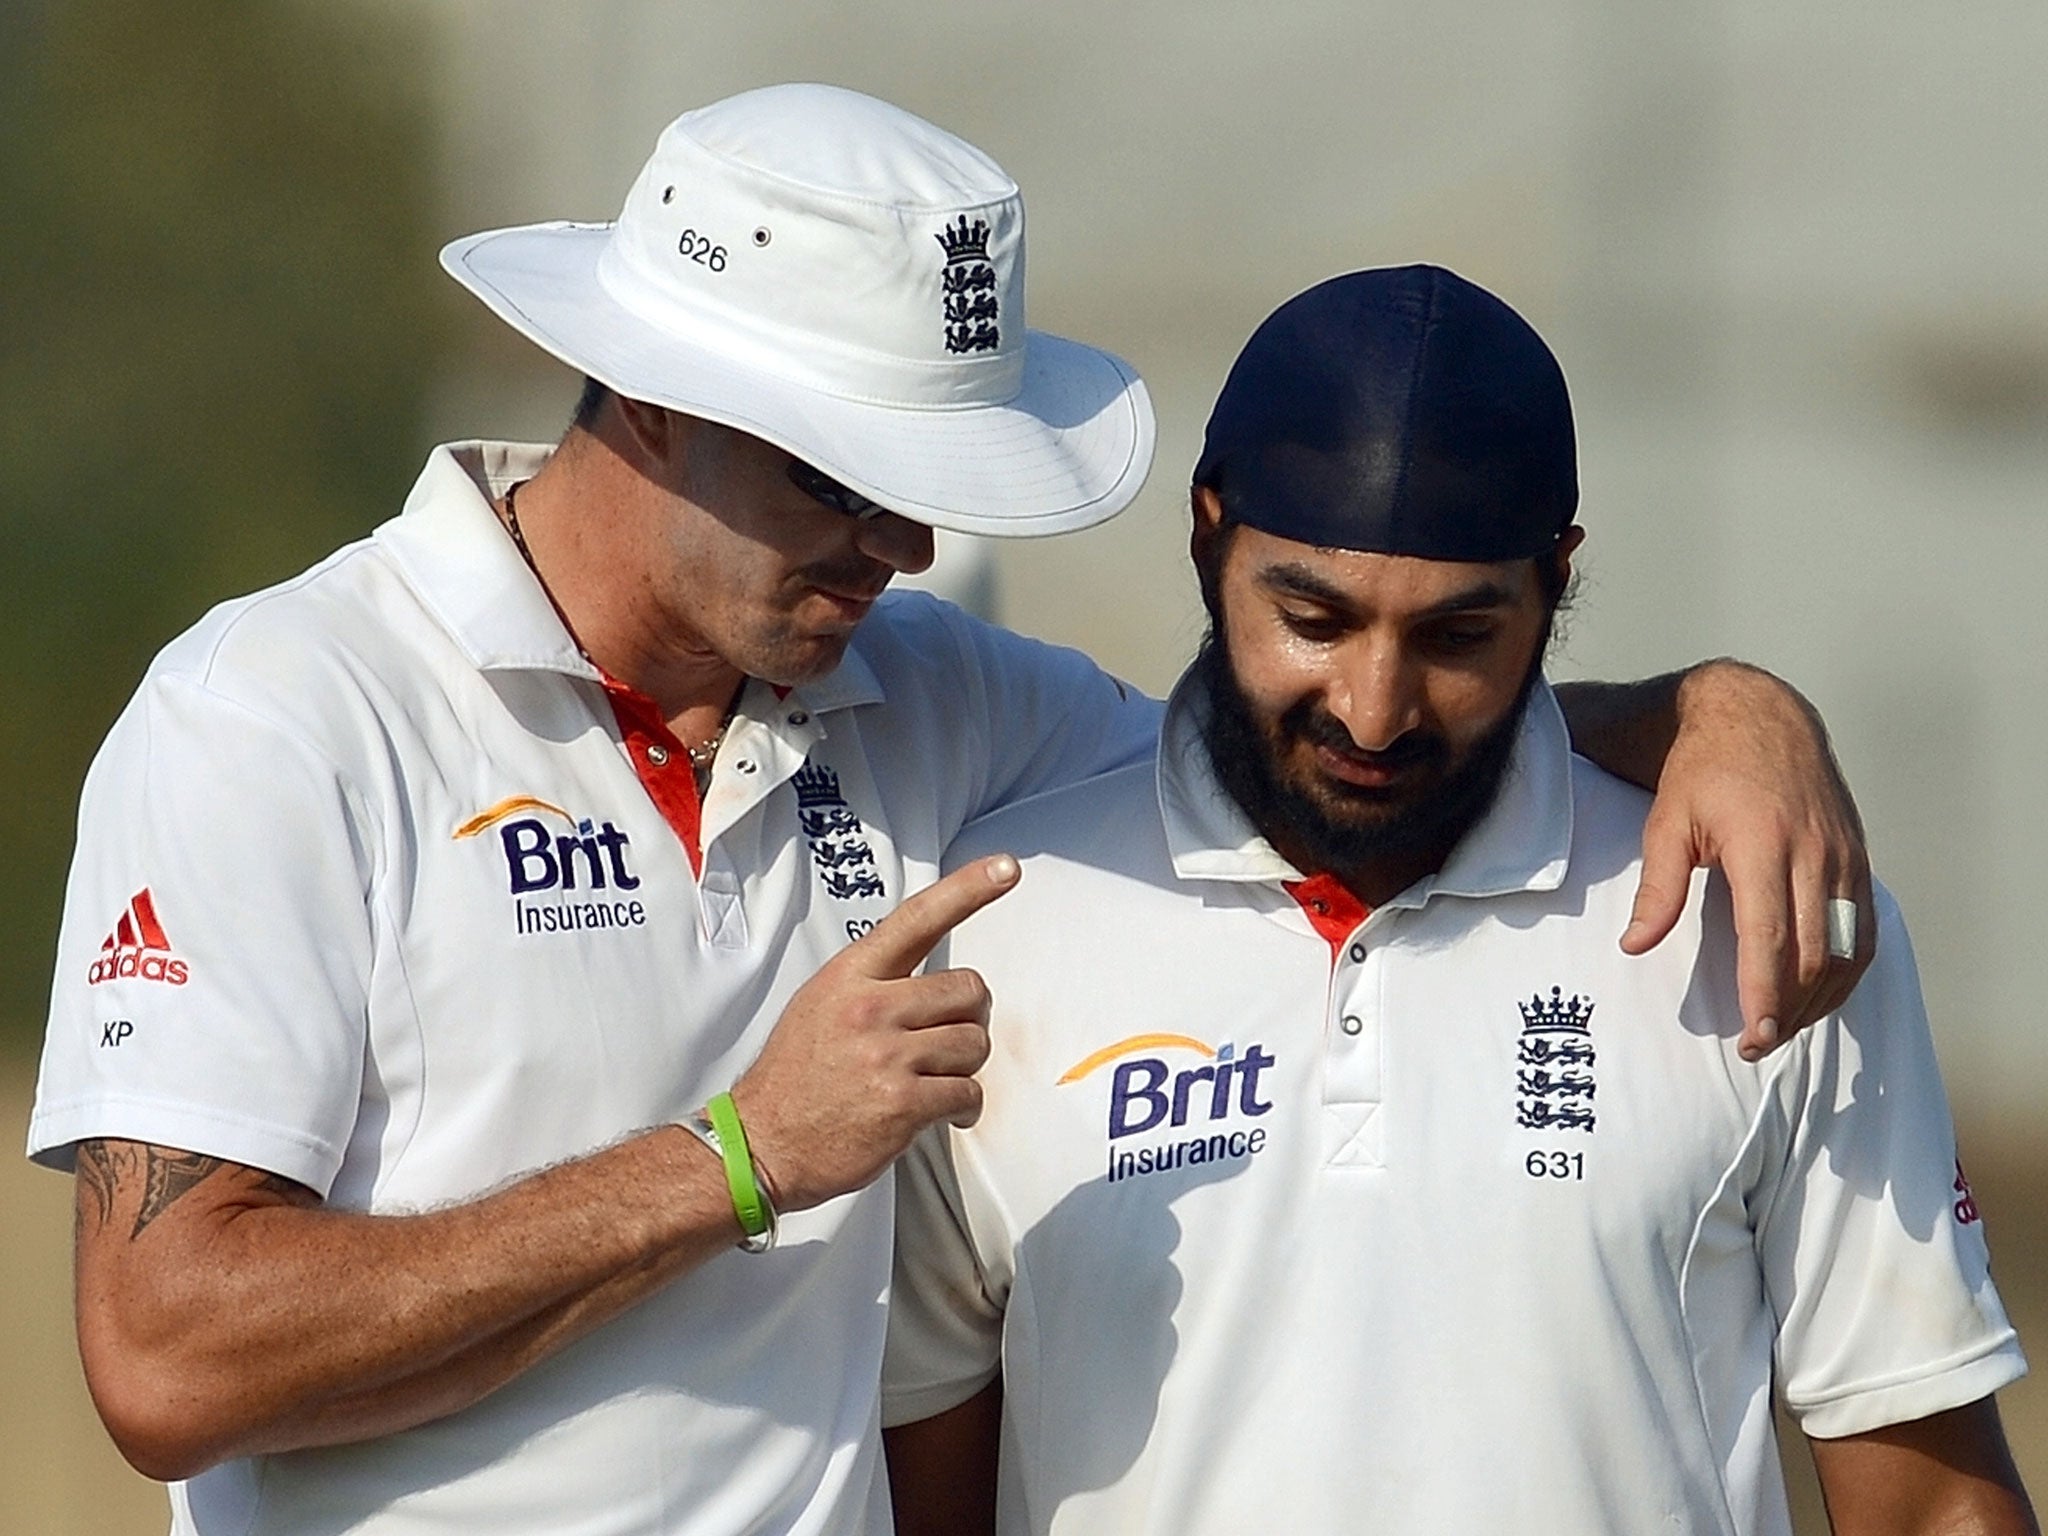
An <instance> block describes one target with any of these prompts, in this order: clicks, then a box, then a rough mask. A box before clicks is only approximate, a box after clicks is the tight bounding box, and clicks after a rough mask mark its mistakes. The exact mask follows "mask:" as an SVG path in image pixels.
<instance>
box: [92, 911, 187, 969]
mask: <svg viewBox="0 0 2048 1536" xmlns="http://www.w3.org/2000/svg"><path fill="white" fill-rule="evenodd" d="M124 977H137V978H139V979H141V980H143V981H161V982H166V983H168V984H169V985H171V986H174V987H182V986H183V985H185V982H186V981H187V980H188V979H189V977H190V972H189V971H188V970H187V969H186V967H185V962H184V961H182V960H180V959H178V958H177V957H176V956H175V955H173V954H172V953H171V941H170V940H169V939H168V938H166V937H164V925H163V924H162V923H160V922H158V921H157V916H156V903H155V902H153V901H151V900H150V898H149V887H148V886H144V887H143V888H142V889H141V890H139V891H137V892H136V893H135V895H134V896H133V897H131V898H130V899H129V902H128V910H127V911H125V912H123V913H122V914H121V920H120V921H119V922H118V923H116V924H114V931H113V932H112V933H110V934H108V935H107V936H106V938H105V939H104V940H103V941H102V942H101V944H100V957H99V959H97V960H95V961H93V963H92V977H91V983H90V984H91V985H93V986H95V987H96V986H98V985H99V984H100V983H101V982H103V981H116V980H120V979H122V978H124Z"/></svg>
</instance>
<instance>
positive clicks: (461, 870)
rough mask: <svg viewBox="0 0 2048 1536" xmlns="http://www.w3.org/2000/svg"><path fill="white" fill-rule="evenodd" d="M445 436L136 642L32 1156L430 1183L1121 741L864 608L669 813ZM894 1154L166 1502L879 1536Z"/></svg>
mask: <svg viewBox="0 0 2048 1536" xmlns="http://www.w3.org/2000/svg"><path fill="white" fill-rule="evenodd" d="M543 457H544V451H543V450H540V449H531V448H514V447H506V446H501V445H484V444H464V445H456V446H454V447H452V448H443V449H437V450H436V451H435V452H434V454H433V456H432V457H431V458H430V460H429V461H428V464H427V467H426V469H425V471H424V473H423V474H422V476H421V478H420V480H419V483H418V485H417V486H416V487H415V489H414V491H413V493H412V496H411V498H410V500H409V501H408V503H407V505H406V509H405V512H404V514H403V515H402V516H400V517H398V518H396V519H395V520H393V521H392V522H390V523H388V524H386V525H385V526H384V527H382V528H380V529H378V530H377V532H376V533H375V534H374V535H373V536H372V537H370V538H369V539H367V540H365V541H363V542H361V543H359V544H356V545H353V546H351V547H349V548H347V549H344V550H342V551H341V552H339V553H338V554H336V555H334V556H333V557H332V558H330V559H329V560H327V561H325V562H324V563H323V564H321V565H320V566H318V567H316V568H315V569H313V570H312V571H310V572H308V573H307V574H305V575H303V576H301V577H299V578H298V579H297V580H294V581H291V582H287V583H285V584H284V585H282V586H280V587H276V588H273V589H271V590H270V591H267V592H263V593H260V594H258V595H256V596H254V597H250V598H245V599H242V600H240V601H237V602H232V603H229V604H227V605H225V606H223V607H221V608H219V609H216V610H215V611H214V612H213V613H212V614H210V615H208V616H207V618H205V619H204V620H203V621H201V623H200V624H199V625H198V626H197V627H196V628H194V629H193V630H192V631H190V632H189V633H188V634H186V635H184V636H183V637H182V638H180V639H178V640H177V641H175V642H173V643H172V644H171V645H170V646H169V647H168V648H167V649H166V650H165V651H164V652H163V654H162V655H161V656H160V657H159V658H158V659H157V661H156V663H155V665H154V666H152V668H151V669H150V672H149V674H148V676H147V678H146V679H145V681H144V682H143V684H142V687H141V689H140V691H139V692H138V693H137V695H136V697H135V699H134V700H133V702H132V703H131V704H130V705H129V707H128V709H127V711H126V712H125V713H124V714H123V715H122V716H121V718H120V720H119V722H118V723H117V724H116V725H115V727H114V730H113V732H112V734H111V736H110V737H109V738H108V741H107V743H106V745H105V747H104V748H103V749H102V751H101V753H100V755H99V758H98V760H97V761H96V762H95V764H94V766H93V769H92V772H91V774H90V776H89V777H88V779H87V782H86V787H85V794H84V803H83V809H82V811H81V813H80V832H79V843H78V850H77V855H76V861H75V864H74V867H73V871H72V876H71V883H70V889H69V892H68V895H67V898H66V907H65V916H64V923H63V930H62V936H61V938H60V941H59V949H58V959H57V973H56V984H55V989H54V998H53V1002H52V1005H51V1017H50V1025H49V1035H48V1040H47V1044H46V1047H45V1052H44V1057H43V1068H42V1078H41V1082H40V1085H39V1088H38V1093H37V1100H36V1108H35V1114H34V1118H33V1120H32V1122H31V1124H30V1129H29V1149H30V1151H31V1153H32V1154H33V1155H34V1156H35V1157H36V1158H37V1159H38V1160H39V1161H42V1162H44V1163H47V1164H49V1165H51V1166H55V1167H68V1166H69V1165H70V1161H71V1148H72V1145H73V1144H74V1143H76V1142H77V1141H79V1140H81V1139H83V1138H88V1137H100V1136H107V1137H123V1138H132V1139H136V1140H142V1141H150V1142H158V1143H164V1144H167V1145H170V1146H174V1147H181V1148H186V1149H189V1150H192V1151H195V1152H202V1153H207V1154H210V1155H213V1156H216V1157H222V1158H227V1159H231V1160H233V1161H236V1162H240V1163H247V1164H250V1165H252V1166H255V1167H258V1168H264V1169H268V1170H270V1171H272V1172H275V1173H279V1174H282V1175H284V1176H285V1177H287V1178H290V1179H295V1180H297V1181H298V1182H300V1183H302V1184H305V1185H307V1186H309V1187H311V1188H312V1189H314V1190H317V1191H319V1192H320V1193H322V1194H323V1195H325V1196H326V1197H327V1198H328V1201H329V1202H330V1204H332V1205H334V1206H337V1207H342V1208H347V1209H355V1210H368V1211H390V1212H401V1211H407V1210H416V1209H419V1208H421V1207H424V1206H428V1205H432V1204H436V1203H441V1202H447V1201H453V1200H460V1199H463V1198H465V1197H469V1196H473V1195H476V1194H479V1193H481V1192H483V1191H486V1190H488V1189H490V1188H492V1187H493V1186H495V1185H497V1184H499V1183H501V1182H502V1181H504V1180H507V1179H509V1178H512V1177H515V1176H517V1175H519V1174H521V1173H525V1172H527V1171H530V1170H533V1169H536V1168H540V1167H542V1166H545V1165H547V1164H550V1163H554V1162H557V1161H559V1160H562V1159H565V1158H571V1157H575V1156H577V1155H579V1154H581V1153H585V1152H589V1151H591V1150H593V1149H594V1148H597V1147H600V1146H603V1145H605V1144H607V1143H609V1142H612V1141H614V1140H616V1139H618V1138H619V1137H620V1136H622V1135H624V1134H626V1133H628V1132H630V1131H632V1130H635V1129H637V1128H641V1127H645V1126H650V1125H656V1124H660V1123H662V1122H664V1121H667V1120H671V1119H674V1118H676V1117H677V1116H680V1115H683V1114H686V1113H688V1112H689V1111H690V1110H692V1109H694V1108H695V1107H696V1106H698V1105H700V1104H701V1103H703V1101H704V1100H705V1099H706V1098H707V1097H708V1096H709V1095H710V1094H712V1093H713V1092H716V1091H717V1090H719V1089H721V1088H724V1087H726V1086H728V1085H730V1084H731V1083H732V1081H733V1080H734V1078H736V1077H737V1076H738V1075H739V1073H740V1072H741V1071H742V1070H743V1069H744V1068H745V1067H746V1066H747V1065H748V1064H749V1063H750V1062H751V1061H752V1060H753V1058H754V1056H755V1055H756V1053H757V1052H758V1051H759V1050H760V1047H761V1044H762V1042H763V1040H764V1038H765V1037H766V1034H767V1032H768V1030H769V1028H770V1027H771V1026H772V1025H773V1024H774V1022H775V1020H776V1019H777V1017H778V1016H779V1014H780V1012H781V1009H782V1007H783V1004H784V1003H785V1002H786V1000H787V999H788V997H789V995H790V993H791V992H793V991H794V990H795V989H796V987H797V986H798V985H800V984H801V983H802V982H803V981H804V980H805V979H807V978H808V977H809V976H810V975H811V974H812V973H813V972H814V971H815V970H816V969H817V967H818V965H819V964H820V963H821V962H822V961H823V960H825V959H826V958H827V957H828V956H830V955H831V954H832V953H834V952H835V951H836V950H838V949H839V948H840V947H841V946H842V945H844V944H845V943H846V942H847V940H848V938H849V936H850V935H853V934H856V933H859V932H861V931H863V930H864V929H865V928H866V927H867V926H869V925H870V924H872V923H873V922H874V920H875V919H876V918H878V917H880V916H881V915H882V914H884V913H886V912H887V911H889V910H890V908H891V907H892V906H893V905H894V904H895V903H896V902H897V901H898V900H900V899H901V897H902V896H903V894H904V893H905V892H906V891H907V890H910V889H913V888H916V887H918V886H920V885H922V884H925V883H927V882H928V881H930V880H931V879H932V878H933V875H934V872H935V869H936V866H937V863H938V859H939V855H940V853H941V851H942V850H943V849H944V847H945V845H946V843H947V842H948V840H949V839H950V838H951V837H952V836H953V834H954V833H955V832H956V831H957V830H958V829H959V828H960V826H961V825H962V824H963V823H964V822H965V821H967V820H968V818H970V817H972V816H975V815H977V814H979V813H981V812H984V811H987V810H989V809H992V808H993V807H995V806H997V805H999V804H1001V803H1003V802H1004V801H1006V800H1008V799H1010V798H1012V797H1016V796H1020V795H1028V794H1031V793H1033V792H1036V791H1039V790H1043V789H1045V788H1048V787H1050V786H1053V785H1057V784H1061V783H1065V782H1069V781H1071V780H1074V779H1076V778H1079V777H1081V776H1082V775H1084V774H1087V773H1090V772H1095V771H1100V770H1102V769H1104V768H1107V767H1110V766H1113V765H1117V764H1121V763H1128V762H1131V761H1133V760H1135V759H1138V758H1139V757H1141V756H1142V755H1143V754H1145V753H1146V752H1147V751H1148V750H1149V747H1150V743H1151V740H1152V735H1153V732H1154V730H1155V728H1156V723H1157V718H1158V714H1157V705H1156V704H1153V703H1152V702H1150V701H1148V700H1144V699H1142V698H1141V697H1139V696H1137V695H1135V694H1132V693H1129V692H1128V691H1127V690H1125V689H1123V688H1122V687H1121V686H1120V685H1118V684H1116V683H1115V682H1113V681H1112V680H1110V679H1108V678H1106V677H1104V676H1103V675H1102V674H1101V673H1100V672H1098V671H1096V669H1095V668H1094V667H1093V665H1092V664H1091V663H1089V662H1088V661H1087V660H1086V659H1085V658H1083V657H1081V656H1079V655H1077V654H1075V653H1072V652H1067V651H1060V650H1055V649H1053V648H1051V647H1047V646H1043V645H1038V644H1035V643H1032V642H1029V641H1025V640H1021V639H1019V638H1017V637H1016V636H1013V635H1009V634H1006V633H1004V632H1002V631H999V630H995V629H992V628H990V627H988V626H986V625H982V624H979V623H977V622H975V621H973V620H971V619H968V618H967V617H965V616H964V615H962V614H960V613H959V612H958V611H957V610H955V609H953V608H951V607H949V606H947V605H944V604H941V603H938V602H936V601H934V600H933V599H930V598H927V597H924V596H921V595H914V594H913V595H906V596H904V597H902V598H900V599H899V598H885V599H884V600H883V602H882V603H881V604H879V605H878V606H877V608H876V610H875V611H874V612H873V613H872V614H871V615H870V617H869V618H868V619H867V621H866V622H865V623H863V624H862V626H861V627H860V629H859V630H858V631H857V633H856V636H855V639H854V642H853V644H852V646H851V647H850V648H849V650H848V652H847V655H846V658H845V660H844V662H843V664H842V665H841V666H840V667H839V668H838V669H837V670H836V671H835V672H834V673H833V674H832V675H831V676H829V677H827V678H825V679H824V680H823V681H821V682H818V683H816V684H812V685H807V686H805V687H802V688H798V689H795V690H793V691H790V692H788V693H787V694H782V695H779V694H778V692H777V691H776V690H774V689H771V688H769V687H767V686H765V685H763V684H760V683H758V682H757V683H751V684H749V685H748V687H747V689H746V691H745V693H744V694H743V696H742V698H741V701H740V707H739V711H738V714H737V715H736V717H735V719H734V720H733V723H732V726H731V728H730V730H729V731H728V732H727V734H726V737H725V740H724V742H723V744H722V746H721V747H720V750H719V756H718V760H717V763H716V767H715V772H714V776H713V779H712V782H711V788H710V791H709V793H708V795H707V796H706V799H705V802H704V804H703V805H702V806H701V807H700V806H699V805H698V804H697V796H696V789H695V785H694V782H693V780H692V777H691V774H690V768H689V764H688V760H687V756H686V754H684V753H683V751H682V750H681V743H680V742H677V741H676V740H675V739H674V738H673V737H672V736H669V735H668V734H667V731H666V728H665V727H664V726H663V725H662V724H661V722H660V720H659V718H658V712H657V711H655V710H654V709H653V707H652V705H651V704H650V703H649V702H648V701H646V700H644V699H641V698H639V697H638V696H637V695H632V694H630V693H629V692H627V691H625V690H623V689H619V688H617V687H616V686H615V685H614V686H613V687H612V688H611V689H610V690H608V689H607V686H606V685H605V683H604V682H603V680H602V679H601V678H600V676H599V674H598V673H597V672H596V671H595V669H594V668H593V667H592V666H591V665H590V663H589V662H587V661H586V660H585V659H584V658H583V656H582V655H581V654H580V653H579V651H578V650H577V647H576V646H575V644H574V642H573V640H572V639H571V637H570V636H569V635H568V633H567V632H566V631H565V630H564V628H563V625H562V623H561V621H560V620H559V618H558V617H557V616H556V614H555V612H554V610H553V608H552V607H551V606H550V604H549V601H548V599H547V596H546V595H545V593H544V592H543V590H542V589H541V587H540V586H539V584H538V583H537V582H536V581H535V579H534V578H533V576H532V575H531V573H530V572H529V571H528V570H527V568H526V566H525V565H524V564H523V563H522V561H521V560H520V557H519V555H518V554H517V552H516V551H515V550H514V548H513V546H512V544H511V542H510V541H509V540H508V539H507V538H506V537H505V535H504V533H503V530H502V529H500V528H499V527H498V525H497V522H496V519H495V517H494V516H493V514H492V512H491V508H490V506H489V504H488V502H487V500H486V496H487V494H489V493H491V492H497V491H502V489H503V488H504V486H505V485H507V484H508V483H511V482H513V481H516V480H519V479H523V478H525V477H527V476H529V475H531V474H533V473H534V472H535V471H536V470H537V469H538V468H539V467H540V464H541V462H542V459H543ZM890 1206H891V1194H890V1190H889V1188H888V1186H887V1182H886V1181H884V1183H883V1184H881V1185H878V1186H876V1187H874V1188H871V1189H869V1190H868V1191H866V1192H864V1193H862V1194H859V1195H856V1196H851V1197H847V1198H844V1199H840V1200H836V1201H833V1202H831V1203H829V1204H827V1205H825V1206H822V1207H820V1208H818V1209H816V1210H812V1211H806V1212H802V1213H799V1214H796V1215H792V1216H791V1217H789V1218H788V1219H787V1220H785V1221H784V1223H783V1229H782V1239H781V1242H780V1245H779V1246H778V1247H777V1249H776V1250H775V1251H774V1252H772V1253H770V1254H768V1255H766V1256H764V1257H752V1256H748V1255H745V1254H742V1253H739V1252H737V1251H735V1252H734V1253H732V1254H730V1255H727V1256H723V1257H720V1258H717V1259H714V1260H713V1261H712V1262H710V1263H709V1264H707V1265H705V1266H703V1267H702V1268H701V1269H699V1270H697V1271H695V1272H693V1273H691V1274H689V1275H687V1276H685V1277H684V1278H682V1279H680V1280H678V1281H676V1282H675V1283H674V1284H673V1285H671V1286H669V1287H668V1288H667V1289H666V1290H664V1291H663V1292H661V1293H660V1294H659V1295H657V1296H655V1297H654V1298H652V1299H651V1300H649V1301H647V1302H646V1303H644V1304H642V1305H641V1306H639V1307H637V1308H635V1309H634V1310H633V1311H631V1312H630V1313H628V1314H626V1315H625V1316H623V1317H621V1318H619V1319H618V1320H616V1321H614V1322H613V1323H611V1324H609V1325H608V1326H606V1327H605V1328H603V1329H601V1330H599V1331H598V1332H597V1333H595V1334H593V1335H591V1336H590V1337H589V1338H587V1339H585V1340H583V1341H581V1342H579V1343H577V1344H575V1345H572V1346H571V1347H569V1348H568V1349H567V1350H565V1351H564V1352H563V1353H561V1354H560V1355H558V1356H556V1357H555V1358H553V1359H551V1360H549V1361H547V1362H546V1363H544V1364H543V1365H541V1366H540V1367H538V1368H537V1369H535V1370H532V1371H530V1372H528V1373H527V1374H526V1375H524V1376H522V1377H520V1378H519V1379H518V1380H516V1381H514V1382H513V1383H511V1384H510V1385H509V1386H507V1387H505V1388H503V1389H502V1390H500V1391H498V1392H496V1393H494V1394H493V1395H491V1396H490V1397H489V1398H487V1399H485V1400H484V1401H483V1402H481V1403H479V1404H477V1405H476V1406H474V1407H472V1408H470V1409H469V1410H467V1411H465V1412H462V1413H458V1414H455V1415H453V1416H452V1417H449V1418H445V1419H442V1420H440V1421H438V1422H436V1423H432V1424H427V1425H424V1426H422V1427H420V1428H418V1429H415V1430H412V1431H410V1432H408V1433H406V1434H402V1435H396V1436H392V1437H389V1438H387V1439H383V1440H378V1441H374V1442H371V1443H368V1444H364V1445H357V1446H348V1447H342V1448H337V1449H331V1450H319V1451H307V1452H299V1453H293V1454H289V1455H278V1456H266V1457H260V1458H256V1459H254V1460H249V1461H241V1462H235V1463H231V1464H228V1465H226V1466H223V1467H220V1468H217V1469H215V1470H213V1471H210V1472H207V1473H205V1474H204V1475H202V1476H200V1477H198V1478H196V1479H194V1480H192V1481H191V1482H190V1483H187V1484H183V1485H178V1486H175V1487H174V1488H173V1490H172V1499H173V1504H174V1508H175V1511H176V1526H175V1529H176V1530H177V1531H178V1532H180V1533H204V1536H214V1533H220V1532H229V1531H232V1532H234V1533H236V1536H254V1533H269V1532H278V1533H282V1532H302V1531H309V1530H316V1529H317V1530H321V1531H334V1532H340V1531H351V1532H356V1531H361V1532H381V1533H399V1532H405V1533H412V1532H420V1531H427V1530H434V1531H457V1530H460V1531H477V1532H484V1531H488V1532H493V1533H508V1532H509V1533H519V1532H532V1533H535V1536H540V1533H547V1536H564V1533H570V1532H574V1533H578V1536H600V1533H613V1532H616V1533H619V1536H625V1533H633V1536H642V1533H654V1532H663V1533H668V1532H689V1533H718V1536H732V1533H738V1532H748V1533H766V1532H806V1533H808V1532H854V1531H863V1530H865V1531H885V1530H886V1529H887V1528H888V1527H887V1518H886V1513H885V1512H884V1510H883V1509H882V1507H881V1505H882V1503H883V1500H882V1498H881V1495H880V1494H879V1492H878V1491H876V1490H875V1489H874V1488H873V1487H872V1485H873V1483H874V1481H875V1480H874V1477H873V1473H874V1470H875V1466H876V1450H877V1438H876V1406H875V1393H876V1378H877V1372H878V1370H879V1362H880V1357H881V1349H882V1336H883V1306H884V1301H885V1297H886V1292H887V1288H888V1283H889V1237H890V1220H891V1214H890Z"/></svg>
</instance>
